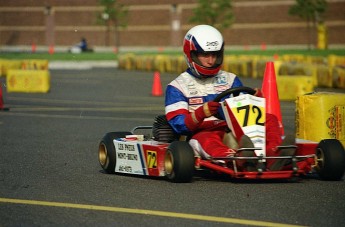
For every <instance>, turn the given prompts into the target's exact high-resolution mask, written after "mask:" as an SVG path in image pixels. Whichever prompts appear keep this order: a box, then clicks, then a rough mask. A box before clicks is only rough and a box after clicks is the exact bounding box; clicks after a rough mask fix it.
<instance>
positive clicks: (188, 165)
mask: <svg viewBox="0 0 345 227" xmlns="http://www.w3.org/2000/svg"><path fill="white" fill-rule="evenodd" d="M194 164H195V159H194V151H193V149H192V147H191V146H190V145H189V144H188V142H185V141H174V142H172V143H171V144H170V145H169V147H168V149H167V151H166V154H165V160H164V167H165V174H166V177H167V178H168V179H169V180H170V181H172V182H176V183H188V182H191V181H192V179H193V175H194Z"/></svg>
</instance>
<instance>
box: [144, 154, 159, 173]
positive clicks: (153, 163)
mask: <svg viewBox="0 0 345 227" xmlns="http://www.w3.org/2000/svg"><path fill="white" fill-rule="evenodd" d="M146 162H147V168H151V169H152V168H157V152H156V151H150V150H148V151H147V152H146Z"/></svg>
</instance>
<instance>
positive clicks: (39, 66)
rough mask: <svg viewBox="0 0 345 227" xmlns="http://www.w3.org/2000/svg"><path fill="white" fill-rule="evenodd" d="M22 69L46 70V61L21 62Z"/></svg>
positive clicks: (31, 60)
mask: <svg viewBox="0 0 345 227" xmlns="http://www.w3.org/2000/svg"><path fill="white" fill-rule="evenodd" d="M21 68H22V69H36V70H48V60H44V59H30V60H23V61H22V67H21Z"/></svg>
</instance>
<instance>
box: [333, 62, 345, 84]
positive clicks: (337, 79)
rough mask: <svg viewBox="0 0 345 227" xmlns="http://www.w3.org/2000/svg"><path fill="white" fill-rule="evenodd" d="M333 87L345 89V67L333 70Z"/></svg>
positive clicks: (337, 67)
mask: <svg viewBox="0 0 345 227" xmlns="http://www.w3.org/2000/svg"><path fill="white" fill-rule="evenodd" d="M332 75H333V87H335V88H345V67H341V66H336V67H334V68H333V72H332Z"/></svg>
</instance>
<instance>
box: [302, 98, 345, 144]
mask: <svg viewBox="0 0 345 227" xmlns="http://www.w3.org/2000/svg"><path fill="white" fill-rule="evenodd" d="M296 137H298V138H301V139H307V140H313V141H316V142H319V141H320V140H322V139H338V140H339V141H340V142H341V143H342V144H343V145H344V146H345V94H342V93H331V92H319V93H312V94H307V95H303V96H299V97H298V98H297V101H296Z"/></svg>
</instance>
